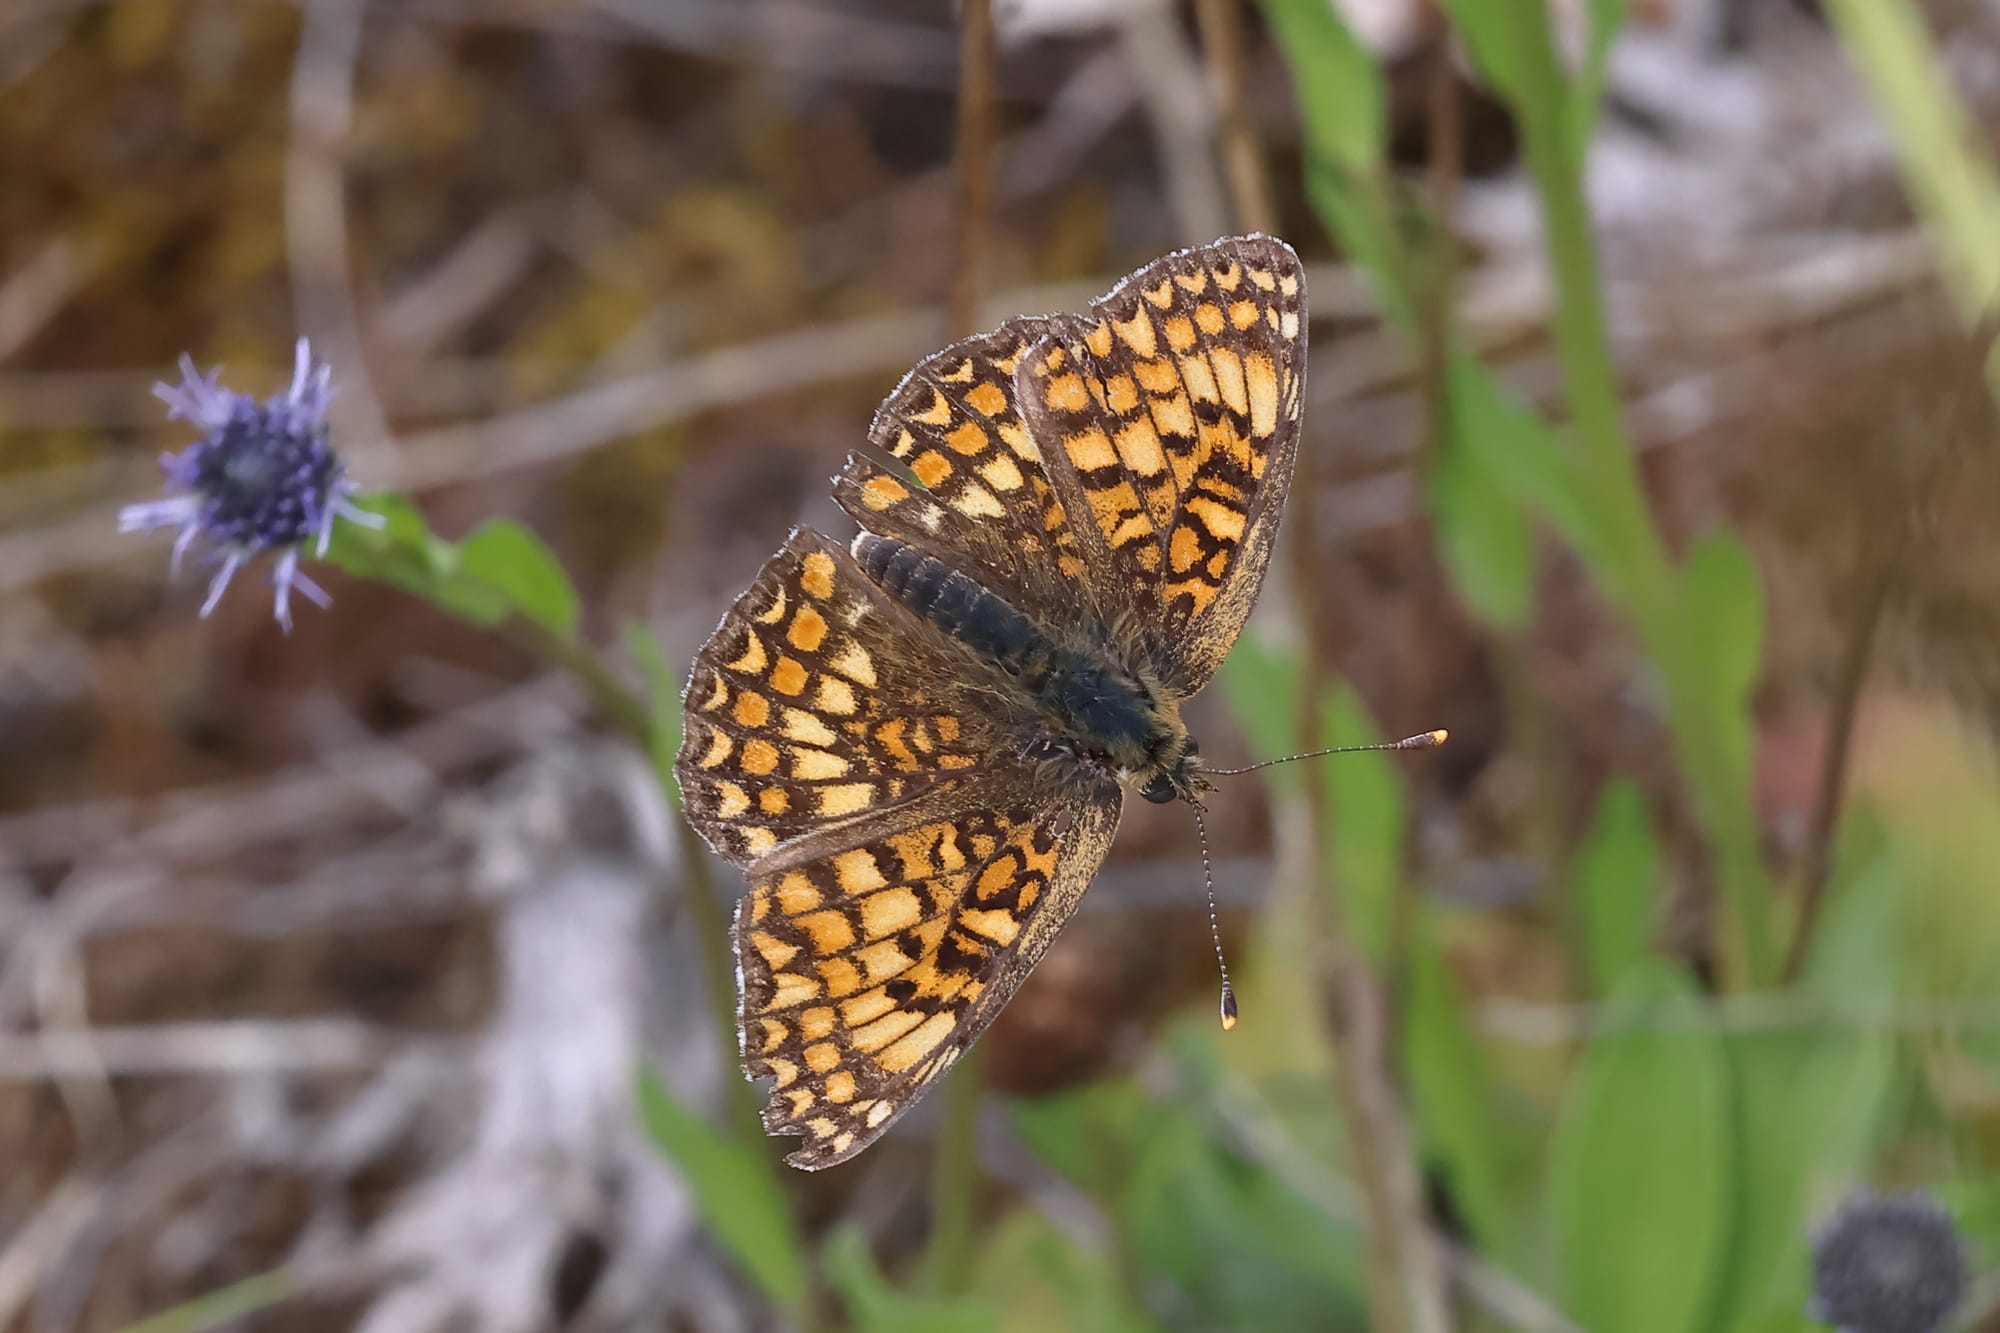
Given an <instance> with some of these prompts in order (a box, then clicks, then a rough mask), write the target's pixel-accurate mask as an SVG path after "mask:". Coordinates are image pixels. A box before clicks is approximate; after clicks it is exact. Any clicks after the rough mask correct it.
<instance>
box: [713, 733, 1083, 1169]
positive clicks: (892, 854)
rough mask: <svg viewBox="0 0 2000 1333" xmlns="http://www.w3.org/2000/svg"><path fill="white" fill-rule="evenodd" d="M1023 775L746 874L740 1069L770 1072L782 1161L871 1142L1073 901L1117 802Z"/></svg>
mask: <svg viewBox="0 0 2000 1333" xmlns="http://www.w3.org/2000/svg"><path fill="white" fill-rule="evenodd" d="M1032 777H1033V775H1032V771H1031V770H1027V769H1021V770H1015V771H1013V772H1011V773H1006V774H996V775H989V777H988V778H986V779H985V780H983V781H982V782H981V783H979V784H978V786H977V787H976V789H975V790H973V791H971V792H969V793H967V796H968V800H967V803H966V804H964V805H963V806H956V805H954V806H951V807H949V808H947V807H944V806H931V808H928V809H918V808H915V807H912V808H909V809H907V810H906V811H904V812H903V817H900V818H896V819H891V820H882V821H875V822H873V823H871V824H870V825H868V826H867V828H866V830H865V831H863V830H861V829H854V830H849V831H848V834H847V835H845V836H831V835H829V836H815V837H811V838H808V839H805V840H804V841H802V842H801V843H799V844H797V845H795V846H793V847H789V848H786V849H784V850H782V851H780V852H779V853H777V854H776V855H774V856H772V857H770V858H769V859H768V860H767V861H765V862H764V863H762V864H759V865H758V866H756V867H754V868H753V870H752V872H751V880H752V882H751V890H750V893H749V894H748V895H747V896H746V897H745V898H744V899H743V900H742V901H741V903H739V904H738V907H737V913H736V930H735V937H736V952H737V964H738V968H739V970H740V973H741V977H742V995H741V1012H740V1015H739V1018H740V1023H741V1036H742V1043H743V1068H744V1072H745V1073H747V1074H749V1075H750V1076H751V1077H753V1078H763V1077H767V1076H768V1077H770V1078H771V1079H772V1086H771V1097H770V1102H769V1104H768V1105H767V1106H766V1107H765V1109H764V1125H765V1127H766V1128H767V1129H768V1130H769V1131H770V1132H771V1133H773V1134H797V1135H800V1136H802V1137H803V1139H804V1142H803V1143H802V1144H801V1145H800V1146H799V1147H798V1148H797V1149H796V1150H795V1151H793V1152H792V1153H791V1154H790V1155H789V1156H788V1157H787V1158H786V1159H785V1160H786V1161H788V1162H790V1163H792V1164H793V1165H794V1166H799V1167H803V1168H805V1169H807V1170H816V1169H818V1168H820V1167H825V1166H832V1165H833V1164H835V1163H836V1162H842V1161H845V1160H846V1159H847V1158H849V1157H851V1156H853V1155H854V1154H855V1153H858V1152H860V1151H861V1150H862V1149H863V1148H865V1147H867V1146H868V1145H869V1144H870V1143H872V1142H874V1141H875V1139H877V1138H878V1137H880V1136H881V1134H882V1133H883V1131H885V1130H886V1129H887V1128H888V1127H889V1126H890V1125H891V1124H892V1123H894V1122H895V1120H896V1118H897V1117H898V1116H900V1115H902V1114H903V1113H904V1112H905V1111H907V1110H908V1109H909V1108H910V1106H911V1105H912V1104H914V1103H915V1102H916V1101H917V1099H918V1098H919V1097H920V1096H922V1094H923V1093H924V1091H925V1090H926V1089H927V1088H928V1087H929V1086H930V1084H931V1083H932V1082H934V1081H935V1080H936V1079H937V1078H938V1077H939V1076H940V1075H942V1074H943V1073H944V1072H945V1071H946V1070H947V1069H949V1068H951V1066H952V1064H953V1063H955V1062H956V1061H957V1060H958V1058H959V1056H961V1055H963V1054H964V1053H965V1051H966V1049H967V1048H968V1047H969V1046H971V1045H972V1043H973V1041H974V1040H975V1039H976V1038H977V1037H978V1036H979V1034H980V1033H981V1032H983V1031H985V1029H986V1027H987V1025H988V1024H990V1023H991V1022H992V1021H993V1019H994V1017H995V1016H996V1015H998V1014H999V1012H1000V1010H1001V1008H1002V1007H1004V1006H1005V1005H1006V1003H1007V1001H1008V999H1009V998H1010V997H1011V996H1012V995H1013V994H1014V992H1015V990H1016V989H1017V988H1018V987H1019V986H1020V984H1021V982H1022V981H1023V980H1025V979H1026V977H1027V975H1028V973H1029V972H1031V971H1032V970H1033V969H1034V966H1035V964H1036V963H1037V962H1038V961H1040V959H1041V956H1042V954H1043V953H1044V952H1045V951H1046V950H1047V949H1048V946H1049V944H1050V943H1051V942H1052V941H1053V940H1054V938H1055V936H1056V934H1057V932H1058V931H1059V930H1061V928H1062V926H1063V924H1064V923H1065V922H1066V921H1068V920H1069V917H1070V915H1071V913H1073V912H1074V911H1075V910H1076V905H1077V903H1078V901H1079V900H1080V899H1081V898H1082V897H1083V892H1084V889H1085V888H1086V887H1088V886H1089V884H1090V880H1091V877H1092V876H1093V875H1095V874H1096V873H1097V867H1098V865H1099V864H1100V863H1101V862H1102V861H1103V859H1104V854H1105V852H1106V850H1107V849H1108V848H1109V847H1110V845H1111V839H1112V836H1113V834H1114V833H1115V832H1116V829H1117V824H1118V815H1119V810H1120V806H1121V802H1122V796H1121V794H1120V791H1119V788H1118V787H1117V786H1116V785H1115V784H1113V783H1109V782H1105V783H1103V784H1101V785H1097V786H1094V787H1093V788H1091V789H1089V790H1087V791H1083V792H1078V793H1071V794H1069V795H1068V796H1064V794H1062V793H1055V792H1050V791H1047V790H1038V789H1037V788H1036V786H1035V784H1034V782H1033V780H1032ZM918 804H919V805H928V804H929V803H927V802H919V803H918Z"/></svg>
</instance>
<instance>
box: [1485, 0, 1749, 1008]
mask: <svg viewBox="0 0 2000 1333" xmlns="http://www.w3.org/2000/svg"><path fill="white" fill-rule="evenodd" d="M1514 13H1515V16H1516V20H1515V21H1516V24H1517V28H1516V36H1517V40H1518V43H1519V45H1518V47H1517V50H1518V53H1519V55H1520V57H1521V60H1522V84H1523V86H1524V87H1525V88H1527V89H1529V90H1531V91H1530V92H1529V94H1528V95H1526V96H1524V97H1522V98H1521V99H1520V101H1519V103H1518V104H1517V106H1516V110H1517V112H1518V113H1519V115H1520V118H1521V121H1522V134H1523V150H1524V152H1525V154H1526V156H1527V160H1528V169H1529V172H1530V174H1531V175H1532V176H1533V177H1534V180H1535V185H1536V188H1537V190H1538V192H1539V193H1540V195H1541V200H1542V211H1543V219H1544V230H1545V232H1546V240H1547V246H1548V255H1549V267H1550V271H1551V272H1552V273H1553V275H1554V278H1555V286H1556V311H1555V335H1556V347H1557V352H1558V354H1559V356H1560V358H1561V360H1562V365H1563V378H1564V382H1565V389H1566V392H1567V396H1568V401H1569V409H1570V415H1571V418H1572V420H1573V423H1574V426H1575V429H1576V435H1577V445H1578V451H1577V463H1578V466H1579V469H1580V472H1581V475H1582V478H1583V480H1584V482H1585V484H1586V488H1587V492H1588V493H1589V494H1590V496H1591V498H1592V500H1593V501H1594V502H1595V504H1596V505H1597V506H1598V507H1599V509H1600V511H1601V512H1602V514H1603V522H1602V523H1601V524H1600V533H1601V536H1602V540H1603V545H1604V551H1603V556H1604V558H1605V559H1606V560H1607V561H1608V562H1609V566H1610V567H1609V568H1608V569H1607V570H1606V571H1605V572H1606V573H1607V575H1608V576H1609V578H1608V582H1609V584H1610V585H1611V586H1610V588H1609V591H1610V592H1611V593H1612V595H1613V597H1614V598H1615V599H1616V600H1617V601H1619V602H1621V603H1623V605H1624V608H1625V611H1626V613H1627V614H1628V615H1629V616H1630V617H1631V618H1632V620H1633V623H1634V624H1635V626H1636V627H1637V628H1638V630H1639V633H1640V637H1641V639H1642V640H1643V641H1644V643H1645V645H1646V648H1647V651H1648V652H1649V654H1650V655H1651V656H1652V657H1653V659H1654V661H1655V662H1656V663H1658V665H1659V668H1660V671H1661V673H1662V675H1663V677H1664V678H1665V681H1666V685H1667V694H1668V703H1669V707H1670V710H1671V712H1672V715H1673V719H1674V737H1675V741H1676V744H1677V746H1678V748H1679V751H1680V759H1681V765H1682V768H1683V770H1684V771H1685V773H1686V775H1687V778H1688V786H1689V791H1690V796H1691V799H1692V800H1693V802H1694V805H1695V810H1696V814H1697V816H1698V817H1699V818H1700V820H1701V823H1702V826H1703V828H1704V829H1705V830H1706V831H1707V833H1708V836H1709V838H1710V841H1711V843H1712V845H1713V848H1714V852H1715V858H1716V879H1717V882H1718V883H1719V885H1720V887H1721V892H1722V897H1723V901H1724V903H1725V905H1726V908H1727V918H1728V922H1729V926H1728V929H1727V930H1726V931H1725V935H1724V940H1723V951H1722V953H1723V969H1724V974H1725V978H1726V980H1727V982H1728V983H1729V985H1730V987H1731V988H1732V989H1743V988H1745V987H1756V986H1759V985H1762V984H1764V983H1766V982H1768V981H1770V980H1772V979H1774V976H1775V946H1774V942H1773V939H1772V932H1771V924H1770V919H1769V917H1770V913H1769V905H1770V894H1769V888H1768V883H1767V877H1766V876H1765V873H1764V868H1763V863H1762V859H1761V856H1760V854H1759V851H1758V846H1757V831H1756V826H1755V824H1754V822H1753V819H1752V813H1751V803H1750V799H1749V797H1750V793H1749V791H1748V783H1747V778H1748V775H1747V774H1744V773H1739V772H1737V771H1736V766H1735V765H1734V764H1732V762H1731V761H1730V759H1729V757H1728V747H1727V743H1726V741H1725V740H1724V738H1723V737H1722V736H1720V735H1718V734H1717V733H1716V731H1715V725H1714V723H1713V721H1712V718H1713V716H1714V714H1713V712H1712V710H1710V709H1708V708H1705V707H1704V706H1703V704H1704V702H1705V700H1706V696H1707V689H1708V681H1707V679H1706V676H1705V673H1704V671H1703V663H1702V660H1701V657H1700V655H1699V654H1697V653H1691V652H1689V651H1688V647H1687V645H1686V644H1684V643H1682V642H1680V639H1681V636H1682V634H1683V632H1684V626H1683V624H1682V619H1683V618H1682V617H1681V615H1680V614H1679V608H1678V606H1677V605H1676V601H1675V592H1676V581H1675V576H1674V570H1673V566H1672V564H1671V562H1670V560H1669V558H1668V556H1667V552H1666V547H1665V545H1664V544H1663V543H1662V542H1661V540H1660V536H1659V532H1658V530H1657V529H1656V528H1655V527H1654V525H1653V522H1652V515H1651V511H1650V509H1649V507H1648V506H1647V503H1646V496H1645V490H1644V488H1643V486H1642V485H1641V482H1640V477H1639V469H1638V467H1637V465H1636V464H1635V462H1634V461H1633V454H1632V449H1631V445H1630V442H1629V441H1628V440H1627V438H1626V435H1625V427H1624V422H1623V419H1622V412H1621V406H1620V398H1619V390H1618V378H1617V374H1616V371H1615V369H1614V367H1613V365H1612V362H1611V343H1610V333H1609V330H1608V328H1607V326H1606V323H1605V318H1604V306H1603V300H1602V295H1601V284H1600V282H1599V279H1598V272H1597V254H1596V248H1595V244H1594V241H1593V237H1592V234H1591V227H1590V217H1589V212H1588V209H1587V208H1586V206H1585V203H1584V195H1583V171H1582V167H1583V164H1582V162H1581V160H1580V153H1581V151H1582V144H1581V143H1580V142H1579V141H1578V139H1577V137H1576V136H1575V135H1574V134H1573V132H1572V130H1571V128H1570V123H1569V118H1568V116H1567V115H1566V114H1565V112H1566V105H1567V104H1566V101H1565V99H1564V97H1563V95H1562V92H1563V90H1566V89H1567V88H1568V84H1567V83H1566V81H1565V79H1564V76H1563V72H1562V68H1561V65H1560V63H1559V62H1558V60H1557V57H1556V47H1555V40H1554V34H1553V33H1552V31H1551V30H1550V25H1549V15H1548V7H1547V5H1546V3H1545V2H1544V0H1515V4H1514Z"/></svg>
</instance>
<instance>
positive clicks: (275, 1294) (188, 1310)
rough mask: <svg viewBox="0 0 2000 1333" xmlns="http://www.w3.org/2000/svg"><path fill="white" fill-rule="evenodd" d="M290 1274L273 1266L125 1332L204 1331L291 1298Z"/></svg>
mask: <svg viewBox="0 0 2000 1333" xmlns="http://www.w3.org/2000/svg"><path fill="white" fill-rule="evenodd" d="M292 1293H293V1286H292V1279H291V1275H290V1274H288V1273H287V1272H285V1270H284V1269H282V1268H279V1269H273V1270H272V1271H270V1272H268V1273H258V1274H257V1275H255V1276H254V1277H246V1278H244V1279H243V1280H242V1281H241V1282H232V1283H230V1284H229V1285H228V1286H226V1287H223V1288H222V1289H220V1290H219V1291H211V1292H210V1293H208V1295H206V1296H197V1297H195V1298H194V1299H193V1300H191V1301H185V1302H183V1303H181V1304H179V1305H176V1306H175V1307H174V1308H173V1309H171V1310H162V1311H161V1312H160V1313H158V1314H156V1315H152V1316H149V1317H148V1318H145V1319H142V1320H140V1321H139V1322H138V1323H136V1324H130V1325H127V1326H126V1328H125V1333H206V1330H208V1329H213V1328H221V1327H222V1326H223V1325H225V1324H232V1323H234V1322H236V1321H237V1320H240V1319H247V1318H249V1317H250V1316H251V1315H253V1314H256V1313H257V1312H258V1311H260V1310H268V1309H269V1308H270V1307H272V1306H274V1305H276V1304H278V1303H279V1302H280V1301H285V1300H289V1299H291V1296H292Z"/></svg>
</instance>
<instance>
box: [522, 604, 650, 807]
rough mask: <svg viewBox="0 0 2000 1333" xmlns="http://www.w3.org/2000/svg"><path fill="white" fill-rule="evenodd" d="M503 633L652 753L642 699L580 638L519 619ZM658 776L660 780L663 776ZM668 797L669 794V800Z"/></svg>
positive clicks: (648, 718) (648, 725) (645, 709)
mask: <svg viewBox="0 0 2000 1333" xmlns="http://www.w3.org/2000/svg"><path fill="white" fill-rule="evenodd" d="M505 633H506V635H507V637H508V638H510V639H512V640H513V641H514V642H516V643H518V644H520V645H521V646H522V647H523V648H526V649H527V650H528V651H529V652H531V653H534V654H535V655H536V656H537V657H540V658H541V659H542V660H543V661H545V662H547V663H549V665H551V666H557V667H561V668H562V669H563V670H564V671H567V672H568V673H569V674H570V675H571V676H572V677H574V678H575V680H576V683H577V684H579V685H581V686H583V689H584V693H586V694H587V695H589V696H590V704H591V707H593V708H595V709H596V710H597V711H598V712H599V713H600V714H602V715H603V718H604V720H605V721H606V722H609V723H610V724H611V725H612V726H613V727H615V728H617V729H618V730H619V731H620V732H621V733H623V734H624V736H625V737H626V738H627V739H628V740H630V741H631V742H632V743H633V744H634V745H637V746H638V747H639V748H640V750H641V751H643V752H644V753H646V754H648V755H650V754H651V753H652V742H653V719H652V715H651V713H649V712H648V711H647V708H646V704H645V702H644V700H642V699H640V697H639V696H638V695H636V694H634V693H633V692H632V691H631V690H629V689H627V688H626V687H625V685H624V684H623V683H622V682H621V681H620V680H619V679H618V678H617V677H616V676H614V675H612V674H611V671H610V669H609V668H608V667H606V666H605V665H604V663H603V662H602V661H601V660H600V659H599V658H598V656H597V654H596V653H595V652H593V651H592V650H591V647H590V645H589V644H587V643H585V642H584V641H583V640H581V639H576V638H570V637H566V636H563V635H559V634H552V633H550V632H549V631H548V630H546V629H543V628H542V627H541V626H540V625H537V624H535V623H534V622H533V621H531V620H527V619H524V618H523V617H521V616H515V617H514V618H513V619H512V620H509V621H508V622H507V626H506V630H505ZM660 776H661V778H662V780H664V779H665V776H666V775H665V774H661V775H660ZM671 797H672V794H671V792H669V799H671Z"/></svg>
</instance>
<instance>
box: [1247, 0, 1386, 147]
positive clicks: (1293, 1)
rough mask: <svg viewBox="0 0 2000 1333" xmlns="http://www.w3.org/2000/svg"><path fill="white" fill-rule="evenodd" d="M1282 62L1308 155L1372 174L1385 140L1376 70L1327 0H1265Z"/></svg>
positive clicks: (1380, 85)
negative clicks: (1288, 70)
mask: <svg viewBox="0 0 2000 1333" xmlns="http://www.w3.org/2000/svg"><path fill="white" fill-rule="evenodd" d="M1263 9H1264V16H1265V18H1266V19H1267V20H1269V22H1270V24H1271V32H1272V34H1273V35H1274V36H1275V37H1276V38H1277V41H1278V47H1279V49H1280V50H1282V51H1283V52H1284V53H1285V63H1286V64H1287V65H1289V66H1290V67H1291V71H1292V95H1293V97H1294V98H1296V99H1297V101H1298V106H1299V123H1300V125H1301V126H1302V127H1303V128H1304V130H1305V137H1306V151H1307V153H1308V155H1309V156H1318V157H1322V158H1324V159H1326V160H1327V161H1329V162H1335V163H1339V164H1340V165H1341V166H1343V167H1345V168H1347V169H1348V170H1349V171H1351V172H1355V173H1357V174H1359V173H1366V172H1369V171H1373V170H1374V169H1375V167H1376V164H1377V163H1378V162H1379V161H1380V160H1381V158H1382V150H1383V147H1384V145H1385V143H1386V142H1387V140H1386V131H1385V128H1384V127H1385V125H1386V124H1387V113H1386V110H1385V107H1386V105H1387V98H1386V95H1385V93H1384V89H1383V83H1382V71H1381V70H1380V69H1379V68H1378V67H1377V66H1376V64H1375V58H1374V57H1373V56H1372V55H1370V54H1369V52H1368V49H1367V48H1366V47H1364V46H1363V45H1362V44H1361V43H1360V42H1359V41H1357V40H1355V37H1354V34H1353V33H1351V32H1349V31H1348V29H1347V25H1346V24H1345V23H1343V22H1342V21H1341V18H1340V11H1339V10H1338V9H1337V8H1336V7H1335V6H1333V5H1331V4H1328V3H1327V0H1263Z"/></svg>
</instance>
